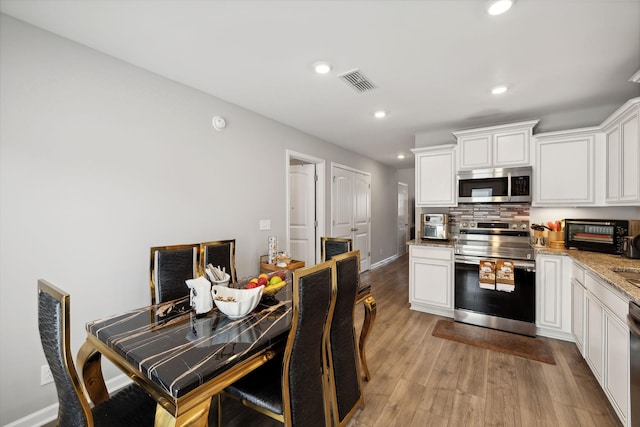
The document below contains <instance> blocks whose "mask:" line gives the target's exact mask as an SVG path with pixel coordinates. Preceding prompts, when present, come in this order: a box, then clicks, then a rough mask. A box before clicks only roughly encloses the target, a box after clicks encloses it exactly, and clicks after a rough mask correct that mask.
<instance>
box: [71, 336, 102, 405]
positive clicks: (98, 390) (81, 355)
mask: <svg viewBox="0 0 640 427" xmlns="http://www.w3.org/2000/svg"><path fill="white" fill-rule="evenodd" d="M101 356H102V355H101V354H100V352H99V351H98V350H96V349H95V347H94V346H93V345H91V344H90V343H89V342H88V341H85V343H84V344H82V347H80V350H78V357H77V361H78V371H79V373H80V375H81V377H82V381H83V382H84V387H85V389H86V390H87V394H89V399H91V401H92V402H93V404H94V405H99V404H100V403H102V402H104V401H105V400H107V399H108V398H109V391H108V390H107V386H106V385H105V383H104V377H103V376H102V363H101V360H102V357H101Z"/></svg>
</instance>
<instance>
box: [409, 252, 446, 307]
mask: <svg viewBox="0 0 640 427" xmlns="http://www.w3.org/2000/svg"><path fill="white" fill-rule="evenodd" d="M409 303H410V305H411V309H412V310H417V311H423V312H425V313H432V314H438V315H441V316H447V317H453V248H449V247H434V246H421V245H410V246H409Z"/></svg>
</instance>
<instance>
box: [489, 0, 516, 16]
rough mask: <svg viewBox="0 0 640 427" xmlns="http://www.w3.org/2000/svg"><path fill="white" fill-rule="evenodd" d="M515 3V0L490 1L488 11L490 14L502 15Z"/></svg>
mask: <svg viewBox="0 0 640 427" xmlns="http://www.w3.org/2000/svg"><path fill="white" fill-rule="evenodd" d="M514 3H515V0H497V1H492V2H490V3H489V8H488V9H487V11H488V12H489V15H500V14H502V13H505V12H506V11H507V10H509V9H511V6H513V4H514Z"/></svg>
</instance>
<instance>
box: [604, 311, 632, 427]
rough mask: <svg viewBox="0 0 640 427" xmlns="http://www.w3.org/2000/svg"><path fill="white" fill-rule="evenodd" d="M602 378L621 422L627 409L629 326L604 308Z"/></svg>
mask: <svg viewBox="0 0 640 427" xmlns="http://www.w3.org/2000/svg"><path fill="white" fill-rule="evenodd" d="M604 322H605V323H604V338H605V343H604V374H605V375H604V379H603V383H602V388H603V389H604V392H605V394H606V395H607V397H609V401H610V402H611V404H612V405H613V407H614V409H615V410H616V412H617V413H618V415H619V416H620V418H621V420H622V421H623V424H627V422H625V421H627V420H629V419H630V411H629V401H628V400H629V382H630V376H629V328H628V326H627V325H626V324H625V323H623V322H622V321H620V319H619V318H618V317H617V316H615V315H613V314H612V313H609V312H607V311H606V310H605V314H604Z"/></svg>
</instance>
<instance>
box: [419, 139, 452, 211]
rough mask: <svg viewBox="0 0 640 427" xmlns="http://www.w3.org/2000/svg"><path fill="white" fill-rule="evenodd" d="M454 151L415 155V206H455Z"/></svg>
mask: <svg viewBox="0 0 640 427" xmlns="http://www.w3.org/2000/svg"><path fill="white" fill-rule="evenodd" d="M455 164H456V163H455V151H454V150H453V149H449V150H446V151H434V152H426V153H420V154H416V172H415V173H416V206H455V205H456V199H457V197H456V171H455Z"/></svg>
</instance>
